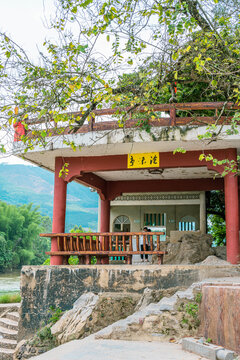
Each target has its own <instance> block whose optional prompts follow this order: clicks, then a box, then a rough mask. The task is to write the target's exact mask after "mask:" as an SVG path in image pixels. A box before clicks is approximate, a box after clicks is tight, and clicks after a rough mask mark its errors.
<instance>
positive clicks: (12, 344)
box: [0, 339, 17, 349]
mask: <svg viewBox="0 0 240 360" xmlns="http://www.w3.org/2000/svg"><path fill="white" fill-rule="evenodd" d="M16 346H17V340H13V339H0V348H4V349H15V348H16Z"/></svg>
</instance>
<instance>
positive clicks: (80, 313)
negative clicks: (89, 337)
mask: <svg viewBox="0 0 240 360" xmlns="http://www.w3.org/2000/svg"><path fill="white" fill-rule="evenodd" d="M98 300H99V296H98V295H95V294H93V293H91V292H89V293H85V294H83V295H82V296H80V298H79V299H78V300H77V301H75V303H74V305H73V308H72V309H71V310H69V311H67V312H65V314H64V315H63V316H62V317H61V319H60V320H58V321H57V322H56V324H54V325H53V326H52V328H51V333H52V335H53V336H56V338H57V341H58V342H59V343H61V344H63V343H65V342H67V341H70V340H73V339H79V338H80V337H81V335H82V334H83V333H84V328H85V326H86V322H87V320H88V318H89V317H90V316H91V314H92V311H93V309H94V307H95V306H96V304H97V302H98Z"/></svg>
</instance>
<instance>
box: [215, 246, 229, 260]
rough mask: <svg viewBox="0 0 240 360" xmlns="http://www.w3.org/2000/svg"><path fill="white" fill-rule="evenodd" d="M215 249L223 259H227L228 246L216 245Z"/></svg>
mask: <svg viewBox="0 0 240 360" xmlns="http://www.w3.org/2000/svg"><path fill="white" fill-rule="evenodd" d="M213 249H214V254H215V255H216V256H217V257H218V258H220V259H222V260H226V259H227V247H226V246H216V247H215V248H213Z"/></svg>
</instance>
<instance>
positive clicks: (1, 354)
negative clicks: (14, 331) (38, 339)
mask: <svg viewBox="0 0 240 360" xmlns="http://www.w3.org/2000/svg"><path fill="white" fill-rule="evenodd" d="M13 354H14V350H13V349H3V348H0V360H12V359H13Z"/></svg>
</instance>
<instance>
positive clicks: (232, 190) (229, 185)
mask: <svg viewBox="0 0 240 360" xmlns="http://www.w3.org/2000/svg"><path fill="white" fill-rule="evenodd" d="M224 189H225V211H226V240H227V261H229V262H230V263H231V264H238V263H239V261H240V257H239V256H240V252H239V250H240V246H239V202H238V177H237V176H234V175H233V174H228V175H226V176H225V178H224Z"/></svg>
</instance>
